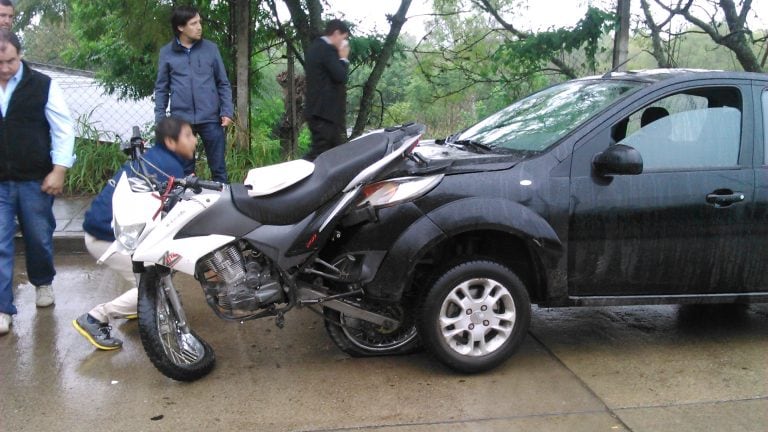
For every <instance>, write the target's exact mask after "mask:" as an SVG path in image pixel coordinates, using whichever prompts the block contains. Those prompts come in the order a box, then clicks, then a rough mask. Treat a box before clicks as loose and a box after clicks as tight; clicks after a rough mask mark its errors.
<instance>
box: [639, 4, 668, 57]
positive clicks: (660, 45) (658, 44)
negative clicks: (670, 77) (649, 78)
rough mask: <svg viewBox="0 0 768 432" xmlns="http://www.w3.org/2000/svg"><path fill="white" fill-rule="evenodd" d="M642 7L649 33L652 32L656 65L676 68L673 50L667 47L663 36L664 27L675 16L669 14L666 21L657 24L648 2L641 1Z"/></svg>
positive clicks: (652, 53)
mask: <svg viewBox="0 0 768 432" xmlns="http://www.w3.org/2000/svg"><path fill="white" fill-rule="evenodd" d="M640 7H642V9H643V16H644V17H645V25H646V27H648V31H650V37H651V46H652V51H651V55H653V58H654V59H656V63H658V65H659V67H661V68H671V67H674V63H673V62H672V55H671V50H670V49H669V48H668V46H665V44H664V41H663V40H662V36H661V35H662V33H663V29H664V27H665V26H667V25H668V24H669V22H670V21H671V20H672V17H674V16H675V15H674V14H669V16H668V17H667V18H666V19H665V20H664V21H662V22H661V23H658V24H657V23H656V21H655V20H654V18H653V14H652V13H651V5H650V4H649V3H648V0H640Z"/></svg>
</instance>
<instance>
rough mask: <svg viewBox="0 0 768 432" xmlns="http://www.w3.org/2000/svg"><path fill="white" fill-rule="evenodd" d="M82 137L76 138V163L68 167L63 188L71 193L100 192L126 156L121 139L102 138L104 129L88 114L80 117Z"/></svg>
mask: <svg viewBox="0 0 768 432" xmlns="http://www.w3.org/2000/svg"><path fill="white" fill-rule="evenodd" d="M78 129H79V130H80V131H81V138H77V139H76V140H75V155H76V156H77V160H76V161H75V164H74V165H73V166H72V168H70V169H69V170H68V171H67V177H66V180H65V183H64V190H65V192H66V193H68V194H72V195H82V194H97V193H99V191H101V189H102V188H103V187H104V185H105V184H106V182H107V180H109V179H110V178H112V176H113V175H114V174H115V172H116V171H117V170H118V169H119V168H120V166H121V165H122V164H123V163H125V161H126V160H127V157H126V156H125V154H124V153H123V152H122V151H121V150H120V145H119V142H117V141H115V142H104V141H101V139H102V138H101V135H102V134H101V133H100V131H99V130H98V129H96V128H95V127H93V126H92V125H91V124H90V122H89V121H88V118H87V117H83V118H80V119H78Z"/></svg>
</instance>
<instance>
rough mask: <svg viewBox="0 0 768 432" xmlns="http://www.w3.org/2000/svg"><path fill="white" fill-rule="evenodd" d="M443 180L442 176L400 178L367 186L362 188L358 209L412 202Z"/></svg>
mask: <svg viewBox="0 0 768 432" xmlns="http://www.w3.org/2000/svg"><path fill="white" fill-rule="evenodd" d="M442 179H443V175H442V174H440V175H435V176H429V177H400V178H394V179H389V180H384V181H380V182H376V183H372V184H369V185H367V186H365V187H364V188H363V198H362V199H361V200H360V201H359V202H358V203H357V205H358V206H359V207H362V206H364V205H367V204H370V205H372V206H373V207H389V206H393V205H396V204H400V203H403V202H406V201H412V200H415V199H416V198H418V197H420V196H422V195H424V194H426V193H427V192H429V191H431V190H432V189H433V188H434V187H435V186H437V185H438V184H439V183H440V181H441V180H442Z"/></svg>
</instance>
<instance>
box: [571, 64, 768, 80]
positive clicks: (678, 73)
mask: <svg viewBox="0 0 768 432" xmlns="http://www.w3.org/2000/svg"><path fill="white" fill-rule="evenodd" d="M693 78H737V79H738V78H741V79H752V80H755V79H756V80H762V81H765V80H768V74H764V73H755V72H735V71H722V70H708V69H683V68H677V69H644V70H636V71H626V72H608V73H606V74H605V75H594V76H590V77H584V78H582V79H585V80H590V79H591V80H594V79H604V80H619V81H627V80H630V81H641V82H647V83H657V82H660V81H667V80H676V81H677V80H681V81H684V80H687V79H693Z"/></svg>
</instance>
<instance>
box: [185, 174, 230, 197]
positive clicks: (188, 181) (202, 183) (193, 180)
mask: <svg viewBox="0 0 768 432" xmlns="http://www.w3.org/2000/svg"><path fill="white" fill-rule="evenodd" d="M173 183H174V185H178V186H183V187H185V188H187V189H192V190H193V191H195V192H198V193H199V192H200V191H201V190H202V189H208V190H212V191H221V189H222V188H223V185H222V184H221V183H219V182H215V181H209V180H200V178H199V177H197V176H187V177H185V178H183V179H174V181H173Z"/></svg>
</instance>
